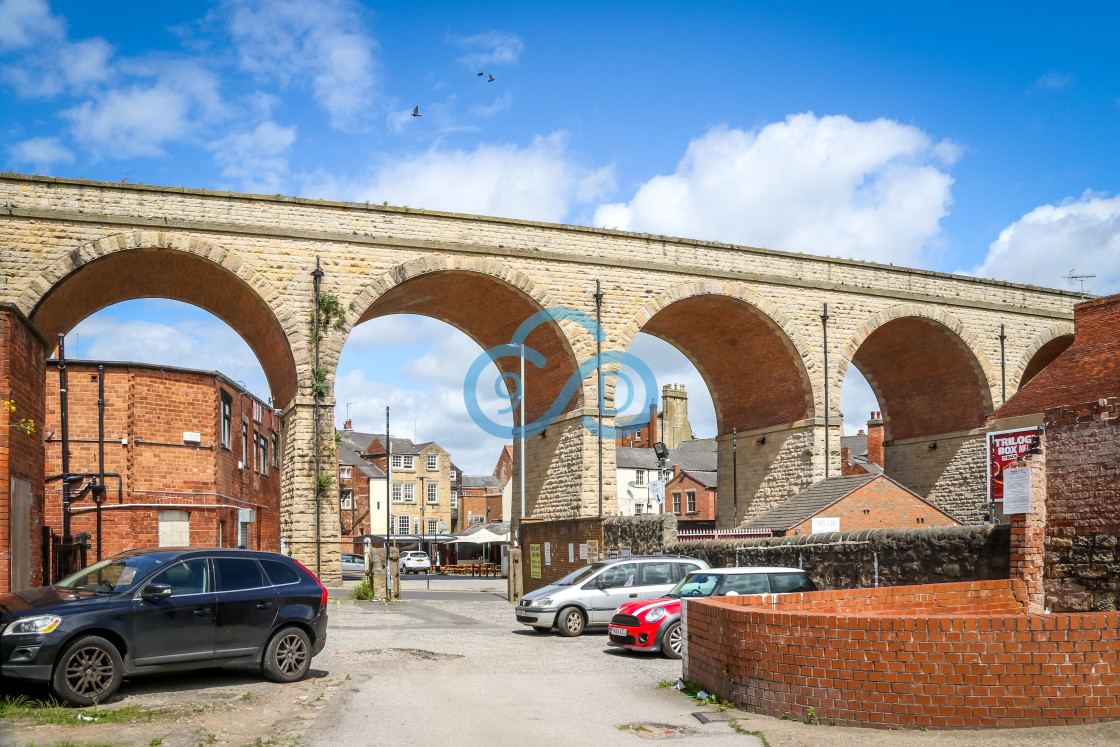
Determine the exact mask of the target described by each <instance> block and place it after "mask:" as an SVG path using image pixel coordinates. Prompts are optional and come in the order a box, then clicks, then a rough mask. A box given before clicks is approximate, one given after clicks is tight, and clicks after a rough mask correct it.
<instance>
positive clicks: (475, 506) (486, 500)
mask: <svg viewBox="0 0 1120 747" xmlns="http://www.w3.org/2000/svg"><path fill="white" fill-rule="evenodd" d="M479 519H481V520H482V521H501V520H502V494H501V492H497V493H492V492H490V489H489V488H460V489H459V517H458V524H457V525H456V527H455V530H454V531H456V532H461V531H463V530H464V529H466V528H467V527H469V526H470V525H471V523H472V522H474V523H478V520H479Z"/></svg>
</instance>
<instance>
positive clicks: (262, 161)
mask: <svg viewBox="0 0 1120 747" xmlns="http://www.w3.org/2000/svg"><path fill="white" fill-rule="evenodd" d="M295 140H296V128H295V126H292V127H281V126H280V125H278V124H276V123H275V122H272V121H265V122H261V123H260V124H258V125H257V126H256V127H254V128H252V129H243V130H238V131H235V132H231V133H230V134H229V135H226V136H225V137H224V138H221V139H220V140H216V141H214V142H213V143H210V145H208V146H207V147H208V148H210V150H212V151H214V160H215V161H216V162H217V163H218V165H219V166H221V167H222V176H226V177H229V178H231V179H236V180H237V181H238V183H239V184H240V188H241V189H242V190H244V191H247V192H258V193H261V194H277V193H281V192H283V191H284V190H285V184H286V178H287V176H288V149H289V148H290V147H291V145H292V143H294V142H295Z"/></svg>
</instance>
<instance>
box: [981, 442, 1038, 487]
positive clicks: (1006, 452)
mask: <svg viewBox="0 0 1120 747" xmlns="http://www.w3.org/2000/svg"><path fill="white" fill-rule="evenodd" d="M1038 432H1039V429H1038V428H1037V427H1031V428H1019V429H1018V430H1013V431H996V432H994V433H989V434H988V500H989V501H1002V500H1003V473H1004V470H1006V469H1008V468H1010V467H1011V466H1012V465H1014V464H1015V463H1016V462H1018V461H1019V460H1020V459H1022V458H1023V457H1024V456H1025V455H1026V454H1027V453H1028V452H1030V449H1031V444H1033V443H1034V439H1035V437H1036V436H1038Z"/></svg>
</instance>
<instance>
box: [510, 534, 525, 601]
mask: <svg viewBox="0 0 1120 747" xmlns="http://www.w3.org/2000/svg"><path fill="white" fill-rule="evenodd" d="M524 594H525V584H524V579H523V578H522V577H521V548H520V547H515V548H513V549H512V550H510V551H509V595H508V596H509V601H510V603H511V604H517V603H518V602H520V601H521V597H522V596H524Z"/></svg>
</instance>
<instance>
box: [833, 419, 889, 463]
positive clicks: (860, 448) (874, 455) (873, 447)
mask: <svg viewBox="0 0 1120 747" xmlns="http://www.w3.org/2000/svg"><path fill="white" fill-rule="evenodd" d="M882 471H883V415H882V413H880V412H873V413H871V419H870V420H868V421H867V432H866V433H865V432H864V431H863V429H862V428H861V429H860V431H859V433H857V434H856V435H854V436H842V437H841V438H840V474H842V475H874V474H878V473H880V472H882Z"/></svg>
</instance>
